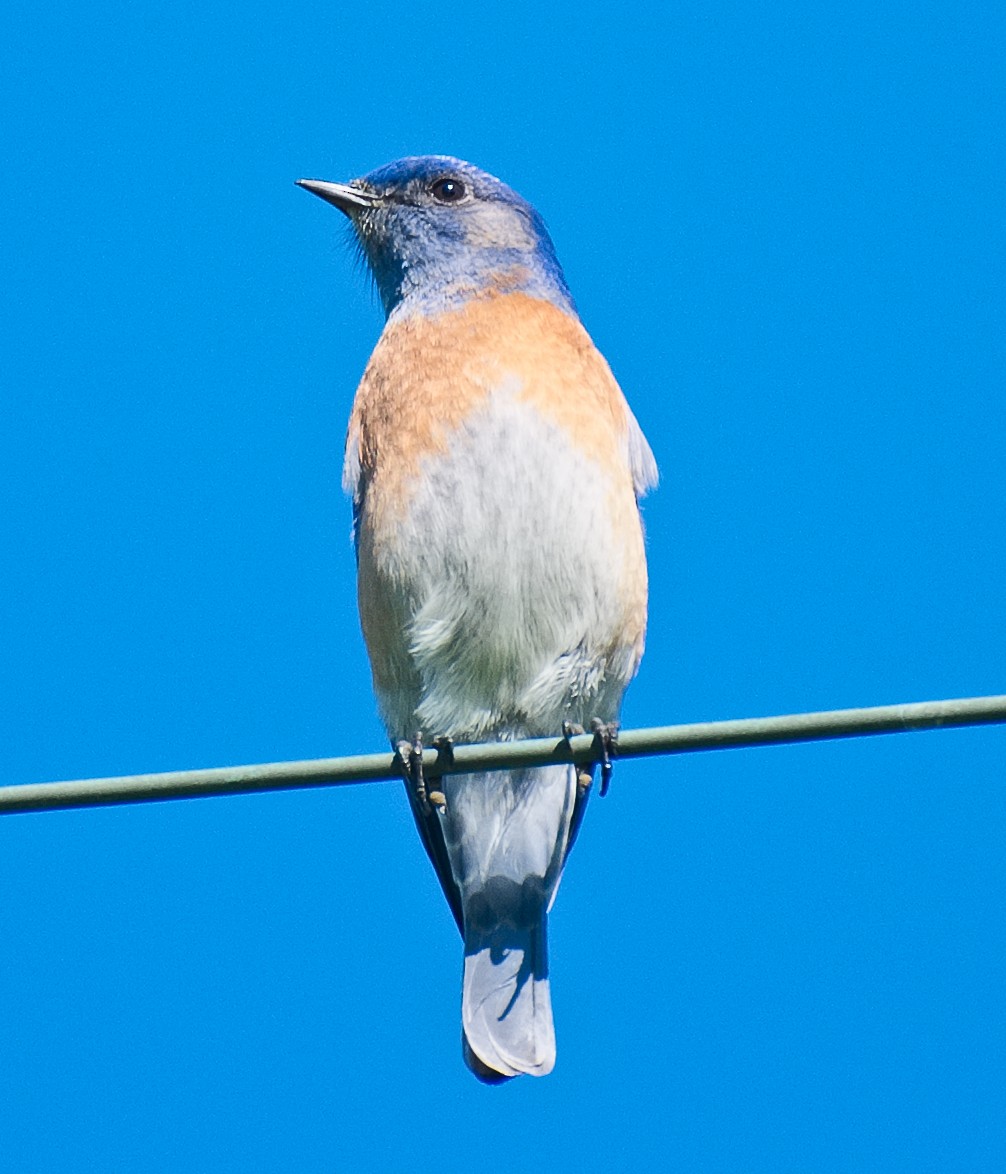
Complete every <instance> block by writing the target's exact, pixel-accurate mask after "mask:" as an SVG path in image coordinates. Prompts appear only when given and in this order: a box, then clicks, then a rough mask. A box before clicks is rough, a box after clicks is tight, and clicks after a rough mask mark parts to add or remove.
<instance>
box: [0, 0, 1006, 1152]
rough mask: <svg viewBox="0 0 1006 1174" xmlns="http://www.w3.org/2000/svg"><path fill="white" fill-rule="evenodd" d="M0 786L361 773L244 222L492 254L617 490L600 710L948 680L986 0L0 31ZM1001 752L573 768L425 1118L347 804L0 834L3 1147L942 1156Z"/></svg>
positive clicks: (424, 1024) (956, 610)
mask: <svg viewBox="0 0 1006 1174" xmlns="http://www.w3.org/2000/svg"><path fill="white" fill-rule="evenodd" d="M4 22H5V25H6V26H7V27H6V31H5V37H4V43H5V46H6V48H5V50H4V52H5V54H6V55H7V59H6V61H5V62H4V66H3V69H2V70H0V90H2V97H3V105H4V109H5V111H6V112H7V113H6V116H5V119H4V124H5V125H4V127H3V129H2V131H0V134H2V136H3V157H4V160H5V163H4V168H3V171H2V173H0V193H2V194H0V199H2V202H3V229H2V233H0V242H2V243H0V248H2V254H0V255H2V262H3V267H4V271H5V273H6V281H7V287H8V291H9V298H8V306H7V312H6V314H5V315H4V319H5V321H4V333H5V336H6V337H5V339H4V344H3V354H4V379H3V384H4V399H3V419H4V427H3V429H2V431H0V450H2V452H0V500H2V501H3V502H4V508H3V510H2V512H0V557H2V559H3V575H2V583H3V590H2V593H0V599H2V608H0V646H2V648H3V655H2V657H0V701H2V713H3V723H2V729H3V736H2V738H0V761H2V770H0V780H2V781H3V782H10V783H16V782H27V781H41V780H45V779H55V778H73V777H88V776H94V775H107V774H119V773H132V772H136V771H147V770H162V769H172V768H184V767H196V766H212V765H224V764H228V763H238V762H255V761H269V760H279V759H287V758H306V757H313V756H322V755H331V754H342V753H355V752H364V751H370V750H374V749H377V748H379V747H381V746H382V745H383V733H382V730H381V728H380V726H379V724H378V722H377V719H376V716H375V713H374V708H373V704H372V699H371V694H370V682H369V672H368V668H367V664H366V658H365V654H364V651H363V647H362V642H361V640H360V636H359V633H358V628H357V622H356V616H355V604H354V587H353V579H354V571H353V559H352V551H351V547H350V544H349V538H348V533H349V507H348V505H347V503H346V502H345V501H344V500H343V498H342V496H341V492H340V489H339V474H340V462H341V448H342V437H343V432H344V425H345V420H346V417H347V414H348V410H349V404H350V401H351V397H352V393H353V389H354V387H355V385H356V381H357V379H358V377H359V374H360V372H361V370H362V367H363V364H364V363H365V361H366V358H367V355H368V353H369V351H370V348H371V346H372V345H373V342H374V340H375V339H376V337H377V334H378V331H379V329H380V324H381V315H380V311H379V307H378V304H377V301H376V298H375V297H374V296H373V294H372V293H371V292H370V290H369V289H368V287H367V284H366V282H365V281H364V279H363V278H362V277H361V275H360V274H359V273H358V272H357V271H355V269H354V266H353V263H352V258H351V255H350V252H349V251H348V250H347V249H346V247H345V245H344V243H343V237H342V233H341V225H340V223H339V221H338V217H337V214H336V213H335V212H334V211H333V210H332V209H329V208H326V207H325V206H324V205H323V204H322V203H321V202H320V201H318V200H315V199H312V198H310V197H309V196H307V195H306V194H305V193H303V192H300V191H298V190H296V189H295V188H294V186H293V181H294V180H295V179H296V178H298V177H299V176H302V175H308V176H320V177H322V178H327V179H346V178H349V177H352V176H354V175H358V174H360V173H362V172H364V171H367V170H369V169H371V168H373V167H375V166H377V165H379V164H381V163H384V162H386V161H388V160H389V159H392V158H395V157H397V156H400V155H403V154H413V153H422V152H449V153H453V154H457V155H461V156H463V157H465V158H469V159H471V160H473V161H474V162H476V163H478V164H480V165H481V166H483V167H485V168H487V169H488V170H490V171H492V172H494V173H496V174H498V175H500V176H502V177H503V178H505V179H506V180H507V181H508V182H510V183H511V184H512V185H513V186H515V187H516V188H517V189H518V190H519V191H521V192H522V193H523V194H524V195H526V196H527V197H528V198H530V199H531V200H532V201H534V202H535V203H536V204H537V206H538V207H539V208H540V209H541V211H542V212H543V214H544V216H545V217H546V220H547V221H548V223H549V225H550V227H551V230H552V234H553V236H554V238H555V242H556V245H557V248H558V251H559V255H560V258H561V259H562V261H563V263H564V266H565V269H566V274H567V277H568V279H569V282H570V285H571V287H572V289H573V291H574V295H575V296H576V299H577V302H578V304H579V307H580V310H581V313H582V315H583V318H584V320H585V322H586V324H587V326H588V329H590V330H591V332H592V333H593V335H594V337H595V339H596V340H597V342H598V344H599V345H600V346H601V348H602V350H603V351H604V352H605V354H606V355H607V357H608V358H609V360H610V362H611V364H612V366H613V368H614V370H615V373H616V375H617V376H618V378H619V380H620V382H621V383H622V385H623V387H624V389H625V391H626V393H627V395H628V397H629V399H630V401H631V403H632V405H633V407H634V409H635V411H636V413H637V415H638V417H639V419H640V420H641V422H642V424H643V426H644V428H645V430H646V432H647V434H648V436H649V438H650V440H651V443H652V445H653V448H654V450H655V452H656V454H657V458H658V461H659V463H660V465H661V469H662V473H663V483H662V486H661V488H660V490H659V491H658V492H657V493H656V494H655V495H654V496H653V497H652V498H651V499H649V500H648V501H647V503H646V511H645V514H646V524H647V531H648V542H649V554H650V564H651V572H652V584H653V589H652V601H651V626H650V636H649V644H648V652H647V657H646V659H645V661H644V665H643V669H642V672H641V674H640V677H639V679H638V680H637V682H636V683H635V685H634V686H633V688H632V689H631V690H630V693H629V697H628V702H627V706H626V711H625V720H626V722H627V723H628V724H632V725H648V724H664V723H668V722H672V721H686V720H702V719H716V718H728V717H741V716H754V715H758V714H769V713H784V712H793V711H799V710H809V709H818V708H832V707H838V706H847V705H867V704H881V703H886V702H894V701H909V700H924V699H928V698H936V697H950V696H963V695H976V694H982V693H998V692H1003V691H1004V690H1006V678H1004V672H1003V664H1004V653H1006V621H1004V618H1003V608H1002V597H1003V567H1004V565H1006V561H1004V554H1006V550H1004V547H1006V542H1004V539H1006V523H1004V510H1003V501H1004V495H1006V473H1004V464H1003V451H1004V442H1006V409H1004V404H1003V394H1002V392H1003V370H1004V362H1003V360H1004V354H1003V331H1002V314H1003V245H1004V239H1003V238H1004V232H1003V219H1002V191H1003V178H1004V168H1003V147H1002V136H1001V126H1002V110H1003V109H1004V107H1006V95H1004V94H1003V88H1004V87H1003V72H1002V48H1003V33H1004V28H1003V25H1004V17H1003V12H1002V8H1001V6H1000V5H994V4H984V3H979V4H972V5H967V6H965V5H933V4H922V5H920V4H913V5H908V4H882V5H879V6H878V5H875V4H870V5H867V4H856V3H854V4H846V5H829V6H824V5H819V4H806V3H801V4H792V3H789V4H787V3H784V4H781V5H774V6H771V11H770V10H767V9H765V7H764V6H761V7H758V6H750V5H733V4H727V3H715V2H714V3H713V4H711V5H710V4H708V3H706V4H686V5H681V4H670V5H666V6H656V5H654V6H647V7H643V6H632V5H630V6H628V7H625V6H605V7H603V8H602V7H598V8H595V9H591V8H586V9H585V8H583V6H580V5H572V4H567V3H556V4H554V5H552V6H550V7H549V9H548V11H547V12H545V13H542V12H541V11H540V7H539V6H537V5H534V6H533V5H530V4H527V3H524V2H523V0H517V2H516V3H512V4H508V5H506V6H505V7H504V6H477V5H476V6H468V7H461V8H459V7H457V6H451V7H435V6H426V5H418V4H415V5H405V4H401V3H398V2H397V0H391V2H389V3H388V4H386V5H382V6H379V7H377V8H374V7H371V8H366V7H363V8H361V7H359V6H356V7H353V6H346V5H330V4H326V5H320V4H319V5H314V4H303V3H296V2H295V3H294V4H292V5H291V6H288V7H285V8H283V9H279V8H276V9H270V8H268V7H265V6H262V7H259V6H255V5H251V6H247V7H246V8H244V9H243V10H241V11H240V12H238V11H237V10H234V9H232V8H230V7H228V6H223V5H214V4H211V5H209V6H205V5H186V4H177V3H176V4H171V5H167V4H146V3H140V4H137V5H133V6H131V7H123V6H116V5H111V4H108V3H104V2H103V0H96V2H95V3H92V4H88V5H86V6H84V5H75V6H57V7H54V8H48V9H39V8H38V6H36V5H27V4H24V3H20V4H19V3H15V4H13V5H11V6H8V8H7V11H6V15H5V17H4ZM1004 751H1006V733H1004V731H1003V730H1001V729H994V728H990V729H985V730H970V731H948V732H944V733H934V734H914V735H906V736H903V737H897V738H890V739H876V740H864V741H860V742H849V743H841V744H837V743H836V744H831V745H818V746H803V747H781V748H777V749H759V750H748V751H737V752H729V753H722V754H712V755H693V756H689V757H681V758H675V759H665V760H655V761H650V762H647V763H625V764H622V765H621V766H620V767H619V768H618V770H617V773H616V777H615V781H614V783H613V786H612V791H611V794H610V795H609V796H608V798H607V799H606V800H605V801H604V802H597V803H596V804H594V805H592V809H591V811H590V812H589V817H588V820H587V823H586V826H585V828H584V831H583V834H582V836H581V838H580V841H579V843H578V845H577V850H576V852H575V853H574V855H573V858H572V860H571V864H570V867H569V869H568V872H567V875H566V879H565V881H564V884H563V889H562V892H561V893H560V896H559V900H558V902H557V905H556V909H555V913H554V916H553V919H552V926H551V938H552V952H551V953H552V973H553V990H554V997H555V1011H556V1018H557V1027H558V1035H559V1062H558V1066H557V1068H556V1071H555V1073H554V1074H553V1075H552V1076H551V1077H549V1078H547V1079H546V1080H542V1081H532V1080H530V1079H527V1080H521V1081H517V1082H514V1083H512V1084H511V1085H509V1086H507V1087H505V1088H502V1089H486V1088H483V1087H481V1086H479V1085H477V1084H476V1083H475V1082H474V1081H473V1080H472V1078H471V1077H470V1076H469V1074H468V1072H467V1071H466V1070H465V1069H464V1067H463V1065H462V1063H461V1059H460V1050H459V1042H458V1033H459V1025H458V1001H459V991H458V988H459V974H460V947H459V942H458V940H457V936H456V931H455V929H454V926H453V924H452V922H451V919H450V915H449V913H448V911H447V908H446V905H445V903H444V902H443V900H442V898H441V896H440V894H439V891H438V888H437V884H436V881H435V878H434V876H433V873H432V870H431V869H430V868H429V867H428V865H427V862H426V860H425V858H424V856H423V853H422V849H421V847H420V845H419V842H418V839H417V837H416V836H415V833H414V829H413V828H412V826H411V819H410V817H409V814H408V812H407V810H406V803H405V800H404V797H403V796H402V794H401V792H400V790H399V788H398V787H397V786H394V785H387V786H377V785H375V786H369V787H359V788H352V789H342V790H339V791H331V792H314V793H310V794H308V793H304V794H286V795H272V796H263V797H251V798H232V799H217V800H208V801H198V802H189V803H174V804H164V805H153V806H146V807H132V808H122V809H118V810H106V811H90V812H67V813H55V814H47V815H30V816H17V817H10V818H5V819H3V820H0V951H2V958H3V963H2V966H0V1005H2V1006H3V1007H4V1009H5V1010H4V1014H3V1016H2V1020H0V1155H2V1165H3V1167H4V1169H5V1170H11V1171H17V1172H19V1174H20V1172H22V1171H23V1172H29V1171H30V1172H35V1171H78V1170H79V1171H93V1170H123V1171H148V1170H149V1171H177V1170H182V1169H184V1170H195V1171H259V1170H261V1171H279V1170H283V1171H288V1170H297V1171H342V1170H353V1171H357V1170H382V1169H392V1168H396V1169H410V1170H413V1169H414V1170H427V1169H429V1170H437V1171H440V1172H445V1171H452V1170H465V1171H469V1170H471V1169H472V1168H473V1167H475V1166H486V1167H488V1168H492V1169H496V1168H500V1169H502V1168H524V1167H527V1168H532V1167H537V1168H545V1167H546V1166H547V1167H548V1168H550V1169H553V1170H567V1169H569V1170H574V1169H575V1170H577V1171H585V1170H634V1169H640V1168H652V1167H657V1168H662V1169H681V1170H689V1171H735V1170H745V1171H762V1170H764V1171H772V1172H778V1171H807V1170H814V1171H831V1170H836V1171H848V1170H857V1171H858V1170H871V1171H872V1170H879V1171H902V1170H903V1171H912V1172H917V1171H927V1170H932V1171H946V1170H958V1169H959V1170H968V1171H985V1170H988V1171H993V1170H1000V1169H1002V1167H1003V1165H1004V1163H1006V1129H1004V1122H1003V1111H1002V1096H1001V1089H1002V1086H1003V1082H1004V1072H1003V1055H1004V1045H1006V1039H1004V1035H1006V1033H1004V1029H1003V1015H1002V991H1003V980H1004V977H1006V975H1004V962H1003V959H1004V957H1006V951H1004V941H1003V931H1002V903H1003V882H1004V880H1006V876H1004V873H1006V867H1004V864H1003V836H1004V832H1006V800H1004V794H1006V792H1004V788H1003V757H1004Z"/></svg>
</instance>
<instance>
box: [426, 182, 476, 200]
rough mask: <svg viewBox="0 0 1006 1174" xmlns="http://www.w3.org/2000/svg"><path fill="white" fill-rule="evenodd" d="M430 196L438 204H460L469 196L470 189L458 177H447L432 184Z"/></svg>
mask: <svg viewBox="0 0 1006 1174" xmlns="http://www.w3.org/2000/svg"><path fill="white" fill-rule="evenodd" d="M430 195H431V196H432V197H433V198H434V199H435V200H436V201H437V203H438V204H459V203H460V202H461V201H462V200H463V199H464V198H465V197H466V196H467V195H468V187H467V186H466V184H465V183H464V182H463V181H462V180H460V179H458V178H457V177H456V176H454V175H445V176H443V177H442V178H441V179H438V180H435V181H434V182H433V183H432V184H430Z"/></svg>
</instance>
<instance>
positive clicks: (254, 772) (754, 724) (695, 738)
mask: <svg viewBox="0 0 1006 1174" xmlns="http://www.w3.org/2000/svg"><path fill="white" fill-rule="evenodd" d="M997 723H1006V694H1004V695H1002V696H998V697H964V698H957V699H955V700H951V701H919V702H915V703H913V704H910V705H879V706H875V707H873V708H870V709H834V710H829V711H827V712H824V713H795V714H788V715H787V716H785V717H755V718H744V719H741V720H738V721H723V722H698V723H695V724H693V725H682V726H653V727H650V728H649V729H641V730H623V731H621V732H620V733H619V735H618V742H617V747H616V749H615V756H616V757H617V758H645V757H648V756H650V755H655V754H689V753H692V752H694V751H698V750H727V749H731V748H736V747H741V746H769V745H778V744H781V743H787V742H818V741H823V740H825V739H829V738H856V737H861V736H865V735H871V734H898V733H903V732H905V731H908V730H932V729H940V728H942V729H948V728H953V727H958V726H978V725H993V724H997ZM601 757H602V750H601V746H600V744H599V741H598V739H597V737H595V736H594V735H591V734H578V735H574V736H572V737H570V738H568V739H567V738H562V737H551V738H528V739H525V740H523V741H519V742H483V743H479V744H477V745H474V744H473V745H466V746H455V747H453V749H451V750H449V751H448V750H444V749H441V750H438V749H436V748H435V747H433V748H430V749H427V750H425V751H424V753H423V769H424V772H425V774H426V775H427V777H429V778H437V777H438V776H440V775H444V774H467V773H469V772H471V771H492V770H507V769H509V768H513V767H529V766H547V765H549V764H551V763H562V762H574V763H576V764H577V765H579V766H590V765H591V764H594V763H597V762H599V761H600V760H601ZM401 778H402V767H401V765H400V763H399V761H398V760H397V759H396V757H395V755H393V754H392V753H391V751H385V752H384V753H382V754H362V755H357V756H354V757H352V758H315V759H309V760H307V761H303V762H268V763H259V764H256V765H253V766H223V767H213V768H210V769H209V770H174V771H167V772H165V773H163V774H147V775H124V776H121V777H119V778H109V779H76V780H73V781H69V782H61V783H24V784H20V785H17V786H9V787H0V815H8V814H13V813H15V812H25V811H52V810H57V809H60V808H69V807H104V806H109V805H112V804H117V803H151V802H156V801H158V800H162V799H196V798H200V797H206V796H210V795H243V794H250V793H252V792H259V791H288V790H295V789H298V788H304V787H335V786H342V785H343V784H346V783H374V782H380V781H382V780H386V779H399V780H401Z"/></svg>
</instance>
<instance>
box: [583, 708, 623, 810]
mask: <svg viewBox="0 0 1006 1174" xmlns="http://www.w3.org/2000/svg"><path fill="white" fill-rule="evenodd" d="M590 728H591V729H592V730H593V731H594V741H595V742H596V743H597V748H598V752H599V753H598V760H599V761H600V763H601V795H602V797H603V796H604V795H607V793H608V784H609V783H610V782H611V760H612V758H613V757H614V756H615V755H617V754H618V722H603V721H601V719H600V718H597V717H595V718H594V720H593V721H592V722H591V723H590Z"/></svg>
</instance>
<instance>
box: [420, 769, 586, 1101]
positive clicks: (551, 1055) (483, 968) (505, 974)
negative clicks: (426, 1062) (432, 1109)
mask: <svg viewBox="0 0 1006 1174" xmlns="http://www.w3.org/2000/svg"><path fill="white" fill-rule="evenodd" d="M449 785H450V788H451V790H450V792H449V793H448V795H447V812H446V814H445V815H444V816H442V819H443V824H442V826H443V830H444V839H445V843H446V846H447V849H448V853H449V856H450V861H451V867H452V870H453V873H454V879H455V881H456V883H457V887H458V890H459V891H460V894H461V904H462V910H463V922H464V938H465V961H464V977H463V982H462V1006H461V1019H462V1028H463V1031H464V1051H465V1060H466V1062H467V1063H468V1066H469V1068H471V1069H472V1071H473V1072H474V1073H475V1075H476V1076H478V1077H479V1079H480V1080H484V1081H487V1082H489V1083H494V1082H498V1081H500V1080H503V1079H506V1078H507V1077H511V1076H517V1075H519V1074H521V1073H528V1074H530V1075H533V1076H545V1075H546V1074H547V1073H549V1072H551V1071H552V1068H553V1065H554V1064H555V1028H554V1025H553V1021H552V1004H551V999H550V998H549V982H548V945H547V933H546V931H547V920H548V909H549V906H550V905H551V903H552V900H553V898H554V896H555V891H556V888H557V886H558V884H559V877H560V874H561V871H562V862H563V860H564V858H565V854H566V849H567V846H568V840H569V830H570V821H571V818H572V813H573V806H574V800H575V795H576V785H575V779H574V774H573V771H572V769H571V768H569V767H566V766H561V767H542V768H536V769H534V770H526V771H514V772H512V773H510V774H504V773H497V774H493V775H461V776H454V777H453V778H452V779H451V780H450V782H449Z"/></svg>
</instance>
